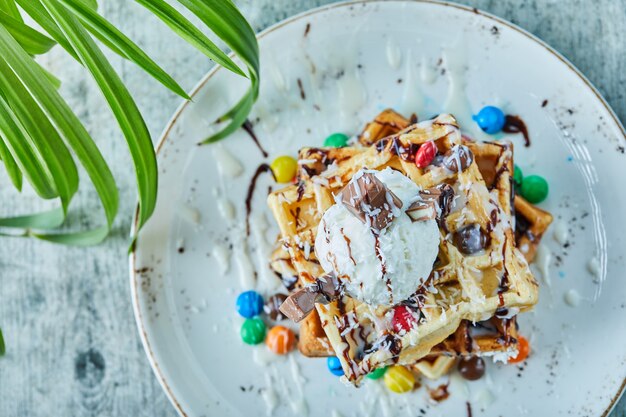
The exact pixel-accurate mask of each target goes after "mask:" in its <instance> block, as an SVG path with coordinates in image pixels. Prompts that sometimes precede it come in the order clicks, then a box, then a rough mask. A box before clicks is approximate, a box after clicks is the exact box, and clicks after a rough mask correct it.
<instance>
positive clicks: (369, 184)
mask: <svg viewBox="0 0 626 417" xmlns="http://www.w3.org/2000/svg"><path fill="white" fill-rule="evenodd" d="M338 198H339V200H340V201H341V202H342V203H343V204H344V205H345V207H346V208H347V209H348V211H349V212H350V213H352V214H353V215H355V216H356V217H357V218H358V219H359V220H361V221H362V222H363V223H365V224H368V225H369V226H370V227H372V229H374V230H383V229H384V228H385V227H387V225H389V223H390V222H391V221H392V220H393V218H394V214H393V212H394V210H395V209H399V208H401V207H402V201H401V200H400V199H399V198H398V197H397V196H396V195H395V194H394V193H393V192H391V190H389V189H388V188H387V187H386V186H385V184H383V183H382V182H381V181H380V180H379V179H378V178H376V176H375V175H374V174H372V173H369V172H365V173H363V174H362V175H361V176H359V177H357V178H356V179H353V180H352V181H350V183H349V184H348V185H346V186H345V187H344V189H343V190H341V193H340V194H339V196H338Z"/></svg>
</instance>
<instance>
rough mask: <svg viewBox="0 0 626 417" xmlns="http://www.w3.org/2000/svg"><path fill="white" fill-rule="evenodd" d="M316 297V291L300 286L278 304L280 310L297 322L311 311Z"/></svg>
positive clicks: (317, 295)
mask: <svg viewBox="0 0 626 417" xmlns="http://www.w3.org/2000/svg"><path fill="white" fill-rule="evenodd" d="M317 297H319V294H318V293H315V292H311V291H309V289H308V288H301V289H299V290H297V291H295V292H294V293H293V294H291V295H290V296H289V297H287V299H286V300H285V302H284V303H282V304H281V305H280V308H279V309H280V312H281V313H283V314H284V315H285V316H287V317H288V318H289V319H291V320H292V321H294V322H296V323H298V322H300V321H302V319H304V318H305V317H306V316H308V315H309V313H310V312H311V311H313V308H315V300H316V298H317Z"/></svg>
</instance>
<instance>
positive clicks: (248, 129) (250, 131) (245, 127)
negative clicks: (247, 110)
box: [241, 120, 269, 158]
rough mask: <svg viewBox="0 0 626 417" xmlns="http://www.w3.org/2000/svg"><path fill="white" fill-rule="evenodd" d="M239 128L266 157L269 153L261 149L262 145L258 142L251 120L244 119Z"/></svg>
mask: <svg viewBox="0 0 626 417" xmlns="http://www.w3.org/2000/svg"><path fill="white" fill-rule="evenodd" d="M241 128H242V129H243V130H245V131H246V132H247V133H248V136H250V139H252V141H253V142H254V144H255V145H256V147H257V148H259V150H260V151H261V154H262V155H263V158H267V156H268V155H269V154H268V153H267V151H266V150H265V149H263V146H261V142H259V138H258V137H257V136H256V133H254V128H253V126H252V122H251V121H250V120H246V121H245V122H243V125H241Z"/></svg>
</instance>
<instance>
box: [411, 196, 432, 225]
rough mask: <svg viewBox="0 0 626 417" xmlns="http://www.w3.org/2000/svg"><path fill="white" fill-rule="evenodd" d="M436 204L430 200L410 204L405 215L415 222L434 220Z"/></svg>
mask: <svg viewBox="0 0 626 417" xmlns="http://www.w3.org/2000/svg"><path fill="white" fill-rule="evenodd" d="M437 211H438V210H437V207H436V203H435V202H434V201H432V200H417V201H414V202H413V203H411V205H410V206H409V208H408V209H406V214H407V215H408V216H409V217H410V218H411V220H412V221H413V222H414V223H415V222H420V221H424V220H429V219H434V218H436V217H437Z"/></svg>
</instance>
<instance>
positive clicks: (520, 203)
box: [515, 195, 552, 262]
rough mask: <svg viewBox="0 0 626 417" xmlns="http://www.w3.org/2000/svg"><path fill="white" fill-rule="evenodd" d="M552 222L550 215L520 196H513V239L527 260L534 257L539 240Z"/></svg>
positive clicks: (530, 260)
mask: <svg viewBox="0 0 626 417" xmlns="http://www.w3.org/2000/svg"><path fill="white" fill-rule="evenodd" d="M550 223H552V215H551V214H550V213H548V212H547V211H545V210H542V209H540V208H539V207H536V206H534V205H532V204H530V203H529V202H528V201H526V200H524V199H523V198H522V197H521V196H519V195H516V196H515V241H516V244H517V247H518V248H519V250H520V251H521V252H522V253H523V254H524V257H525V258H526V260H527V261H528V262H532V261H533V259H535V254H536V253H537V248H538V247H539V242H540V241H541V238H542V237H543V234H544V233H545V232H546V230H548V226H550Z"/></svg>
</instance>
